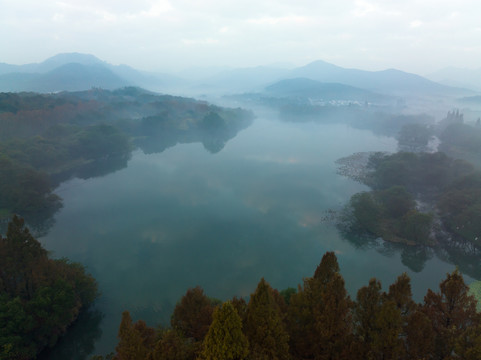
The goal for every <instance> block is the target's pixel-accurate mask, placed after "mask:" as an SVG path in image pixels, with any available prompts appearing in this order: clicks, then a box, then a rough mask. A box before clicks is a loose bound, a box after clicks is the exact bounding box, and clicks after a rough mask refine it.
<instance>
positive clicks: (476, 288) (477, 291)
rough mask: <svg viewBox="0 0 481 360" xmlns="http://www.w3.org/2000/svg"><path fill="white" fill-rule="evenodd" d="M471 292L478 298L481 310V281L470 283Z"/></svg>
mask: <svg viewBox="0 0 481 360" xmlns="http://www.w3.org/2000/svg"><path fill="white" fill-rule="evenodd" d="M469 294H470V295H473V296H474V297H475V298H476V301H477V302H478V311H480V312H481V281H475V282H473V283H471V285H469Z"/></svg>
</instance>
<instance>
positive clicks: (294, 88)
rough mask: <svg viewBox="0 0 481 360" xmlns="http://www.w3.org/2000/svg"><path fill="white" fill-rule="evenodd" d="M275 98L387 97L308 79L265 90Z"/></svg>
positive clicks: (298, 79)
mask: <svg viewBox="0 0 481 360" xmlns="http://www.w3.org/2000/svg"><path fill="white" fill-rule="evenodd" d="M265 93H266V94H267V95H270V96H275V97H290V98H310V99H312V100H316V101H319V100H324V101H332V100H346V101H362V102H364V101H369V102H372V101H384V100H387V99H386V98H387V97H386V96H384V95H379V94H376V93H374V92H371V91H368V90H364V89H361V88H357V87H354V86H349V85H344V84H339V83H324V82H320V81H316V80H311V79H306V78H295V79H287V80H281V81H279V82H276V83H275V84H272V85H270V86H268V87H266V88H265Z"/></svg>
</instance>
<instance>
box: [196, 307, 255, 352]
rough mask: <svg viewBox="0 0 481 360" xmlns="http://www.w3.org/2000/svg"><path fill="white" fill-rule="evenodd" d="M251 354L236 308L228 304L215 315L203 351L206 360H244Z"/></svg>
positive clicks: (216, 311) (215, 312)
mask: <svg viewBox="0 0 481 360" xmlns="http://www.w3.org/2000/svg"><path fill="white" fill-rule="evenodd" d="M248 353H249V344H248V341H247V338H246V337H245V335H244V334H243V332H242V321H241V318H240V317H239V315H238V314H237V311H236V310H235V308H234V306H233V305H232V304H231V303H230V302H226V303H224V304H223V305H222V307H220V308H217V309H216V310H215V311H214V314H213V320H212V324H211V325H210V328H209V332H208V333H207V335H206V337H205V339H204V342H203V350H202V358H203V359H205V360H242V359H245V358H246V357H247V355H248Z"/></svg>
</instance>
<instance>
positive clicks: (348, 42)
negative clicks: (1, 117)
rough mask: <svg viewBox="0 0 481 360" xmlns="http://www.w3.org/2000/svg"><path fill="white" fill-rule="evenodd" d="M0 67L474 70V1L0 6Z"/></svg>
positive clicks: (480, 28)
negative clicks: (82, 58) (69, 58)
mask: <svg viewBox="0 0 481 360" xmlns="http://www.w3.org/2000/svg"><path fill="white" fill-rule="evenodd" d="M0 8H1V12H0V31H1V33H2V34H4V36H2V37H1V38H0V49H2V50H1V51H0V62H4V63H10V64H26V63H32V62H41V61H43V60H45V59H47V58H48V57H51V56H53V55H55V54H58V53H65V52H81V53H90V54H93V55H95V56H97V57H99V58H101V59H102V60H105V61H107V62H110V63H113V64H127V65H130V66H133V67H136V68H139V69H143V70H152V71H171V70H181V69H184V68H189V67H204V66H228V67H251V66H258V65H267V64H281V65H282V66H284V65H286V66H287V64H291V65H292V66H300V65H304V64H307V63H309V62H311V61H314V60H318V59H322V60H324V61H327V62H331V63H334V64H336V65H339V66H343V67H351V68H354V67H355V68H360V69H365V70H383V69H387V68H396V69H399V70H403V71H408V72H413V73H417V74H421V75H423V74H429V73H431V72H433V71H436V70H439V69H441V68H444V67H448V66H454V67H460V68H479V66H480V61H479V60H480V59H481V24H480V23H479V14H480V13H481V3H479V2H478V1H476V0H461V1H439V0H437V1H433V0H426V1H422V2H420V1H416V0H406V1H403V2H397V1H382V0H355V1H348V0H339V1H336V2H334V1H330V2H326V1H323V2H320V1H315V0H298V1H296V2H295V3H294V2H293V1H288V0H261V1H253V0H245V1H242V2H240V1H232V0H224V1H218V0H203V1H192V0H175V1H174V0H154V1H152V0H139V1H136V2H133V1H126V0H100V1H94V0H83V1H72V0H64V1H57V0H55V1H54V0H45V1H42V2H38V1H33V0H15V1H13V0H0Z"/></svg>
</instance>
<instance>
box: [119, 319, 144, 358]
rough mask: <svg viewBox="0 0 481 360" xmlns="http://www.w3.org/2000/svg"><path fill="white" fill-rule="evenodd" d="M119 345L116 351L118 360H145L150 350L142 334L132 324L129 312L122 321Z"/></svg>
mask: <svg viewBox="0 0 481 360" xmlns="http://www.w3.org/2000/svg"><path fill="white" fill-rule="evenodd" d="M118 337H119V339H120V340H119V343H118V345H117V347H116V348H115V350H116V351H117V355H116V359H118V360H145V359H146V358H147V355H148V349H146V348H145V346H144V344H143V339H142V336H141V334H140V332H139V331H138V330H137V329H136V328H135V327H134V325H133V324H132V318H131V317H130V313H129V312H128V311H124V312H123V313H122V320H121V322H120V326H119V334H118Z"/></svg>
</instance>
